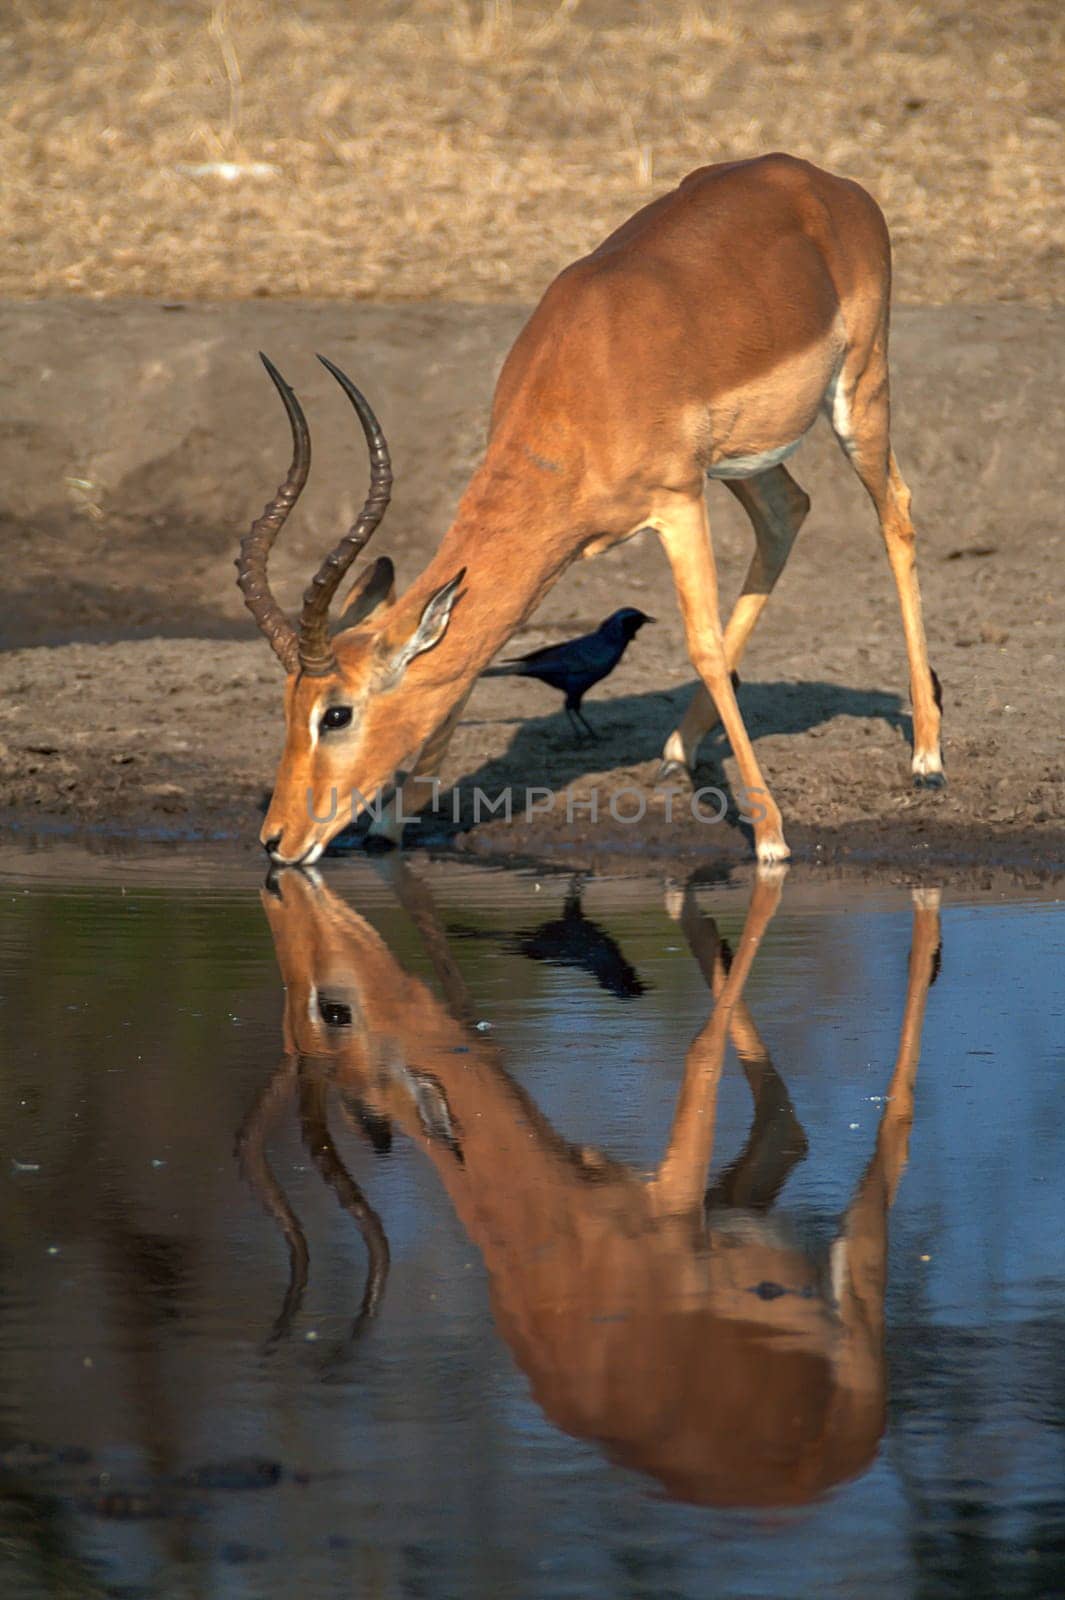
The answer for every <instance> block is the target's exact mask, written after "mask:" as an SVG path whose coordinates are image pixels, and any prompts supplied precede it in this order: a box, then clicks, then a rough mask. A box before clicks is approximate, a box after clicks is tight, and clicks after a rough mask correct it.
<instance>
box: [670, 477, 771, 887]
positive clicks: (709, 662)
mask: <svg viewBox="0 0 1065 1600" xmlns="http://www.w3.org/2000/svg"><path fill="white" fill-rule="evenodd" d="M654 526H655V527H656V528H657V530H658V534H659V537H660V538H661V540H662V545H663V547H664V549H665V552H666V555H667V557H668V558H669V564H670V567H671V569H672V572H673V582H674V583H675V585H676V589H677V598H678V600H679V601H680V610H681V616H682V617H683V619H684V631H685V635H686V637H687V641H688V653H689V655H690V656H691V659H692V665H693V666H694V668H695V670H696V672H697V673H698V674H699V676H700V678H701V679H702V681H703V683H704V684H705V686H706V689H707V691H708V693H709V695H710V697H711V699H712V700H713V702H714V706H715V707H716V709H717V714H718V716H719V717H720V718H721V721H722V723H723V724H724V728H725V732H726V734H727V735H728V740H729V743H730V744H731V746H732V752H733V754H734V756H735V757H736V762H737V765H738V766H739V769H740V776H741V778H742V779H743V786H744V789H745V790H746V795H747V798H748V799H749V802H750V807H751V810H752V812H753V813H754V816H755V818H756V820H755V821H754V842H755V849H756V851H757V854H758V860H759V862H760V863H761V864H762V865H763V866H767V865H770V864H771V863H772V862H774V861H785V860H787V857H788V855H789V854H790V852H789V850H788V847H787V845H786V844H785V843H784V835H783V832H782V830H781V819H780V812H779V811H778V809H777V806H776V802H775V801H774V800H773V797H772V795H771V794H770V793H769V790H768V789H767V787H766V783H765V779H764V778H763V777H762V771H761V768H760V767H759V765H758V760H757V758H756V756H755V753H754V749H753V747H752V745H751V741H750V739H749V738H748V735H747V729H746V728H745V727H744V724H743V717H742V716H741V715H740V708H739V706H738V705H737V704H736V694H735V691H734V689H733V687H732V679H731V677H730V675H729V665H728V657H727V655H726V652H725V641H724V638H723V636H722V632H721V617H720V613H719V611H718V598H717V569H716V567H715V565H714V556H713V551H712V549H711V546H710V524H709V520H708V518H707V514H706V501H705V500H704V499H703V497H702V494H701V493H700V495H699V497H698V499H693V500H688V501H683V502H681V503H680V504H679V505H678V507H677V508H676V510H671V511H670V512H669V514H668V516H663V517H659V518H656V519H655V521H654ZM759 813H761V814H760V815H759Z"/></svg>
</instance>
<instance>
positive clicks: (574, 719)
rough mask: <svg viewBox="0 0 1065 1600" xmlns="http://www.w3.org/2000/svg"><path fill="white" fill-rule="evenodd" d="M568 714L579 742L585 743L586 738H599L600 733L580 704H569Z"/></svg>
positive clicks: (567, 707)
mask: <svg viewBox="0 0 1065 1600" xmlns="http://www.w3.org/2000/svg"><path fill="white" fill-rule="evenodd" d="M566 715H567V717H568V718H569V721H570V727H571V728H572V729H573V732H574V735H575V736H576V740H577V743H578V744H583V743H584V740H585V739H598V737H599V735H598V734H597V733H596V731H595V729H594V728H593V727H592V725H591V723H590V722H589V721H588V718H587V717H586V716H585V715H584V712H583V711H582V710H581V709H580V707H579V706H571V705H567V706H566Z"/></svg>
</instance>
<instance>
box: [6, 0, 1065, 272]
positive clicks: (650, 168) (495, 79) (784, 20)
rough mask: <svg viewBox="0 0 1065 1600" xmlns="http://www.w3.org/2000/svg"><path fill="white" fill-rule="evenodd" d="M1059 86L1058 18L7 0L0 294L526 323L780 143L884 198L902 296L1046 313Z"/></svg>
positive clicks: (950, 6) (1064, 31)
mask: <svg viewBox="0 0 1065 1600" xmlns="http://www.w3.org/2000/svg"><path fill="white" fill-rule="evenodd" d="M1063 83H1065V7H1063V6H1062V4H1061V0H1015V3H1010V4H990V3H987V0H984V3H983V4H972V3H969V4H966V3H959V0H942V3H939V4H934V3H929V0H925V3H915V4H907V3H902V0H849V3H847V0H844V3H842V4H826V3H823V0H791V3H781V4H777V3H773V0H751V3H749V4H747V5H740V4H735V5H732V4H728V3H710V0H707V3H704V4H696V3H694V0H691V3H683V0H682V3H678V4H664V3H656V0H561V3H559V0H552V3H546V4H545V3H539V4H537V3H531V0H530V3H523V0H348V3H344V0H304V3H302V4H300V5H298V6H296V7H294V8H293V7H289V6H288V5H286V4H282V3H280V0H258V3H255V0H229V3H228V4H222V3H218V4H211V3H207V0H128V3H120V0H67V3H65V4H64V3H53V4H49V3H43V0H38V3H32V0H21V3H20V0H9V4H8V5H7V6H6V7H5V8H4V18H3V20H0V95H2V97H3V103H4V108H5V109H4V116H3V127H2V133H0V137H2V146H0V171H2V173H3V184H2V188H0V218H2V223H3V232H4V237H5V247H4V249H3V251H0V294H4V295H9V296H27V295H28V296H38V295H57V294H68V293H76V294H89V295H95V296H109V295H152V296H164V297H175V298H176V297H181V298H191V297H226V296H248V295H271V296H296V295H309V296H315V297H322V298H334V297H355V296H359V297H372V298H388V299H411V298H423V297H438V298H439V297H443V298H448V299H456V300H492V299H528V298H530V297H533V296H535V295H536V294H538V293H539V291H540V290H541V289H542V288H543V286H544V284H545V283H546V282H547V281H548V279H549V278H550V277H551V276H552V275H553V274H554V273H555V272H556V271H557V270H558V268H559V267H560V266H561V265H563V264H564V263H565V262H566V261H567V260H569V259H571V258H572V257H574V256H575V255H578V254H581V253H583V252H584V251H585V250H586V249H588V248H589V247H590V246H591V245H593V244H594V243H595V242H596V241H597V240H598V238H599V237H601V236H602V235H603V234H604V233H605V232H606V231H608V230H609V229H610V228H612V227H613V226H614V225H615V224H616V223H618V222H619V221H620V220H621V219H622V218H623V217H624V216H625V215H627V214H628V212H629V211H630V210H632V209H633V208H635V207H636V206H637V205H639V204H640V203H642V202H643V201H644V200H645V199H646V198H647V197H648V196H649V195H650V194H651V193H652V192H653V191H657V190H660V189H662V188H663V187H665V186H668V185H670V184H672V183H673V182H674V181H675V180H676V179H678V178H679V177H680V176H682V175H683V173H684V172H686V171H688V170H689V169H690V168H691V167H693V166H696V165H699V164H700V163H703V162H706V161H714V160H720V159H724V158H731V157H735V156H743V155H749V154H755V153H757V152H759V151H764V150H767V149H773V148H785V149H789V150H792V151H794V152H795V153H797V154H801V155H805V156H808V157H810V158H812V159H813V160H816V161H818V162H821V163H824V164H826V165H828V166H831V167H835V168H837V169H839V170H840V171H843V172H846V173H849V174H851V175H852V176H855V177H857V178H859V179H861V180H863V181H864V182H866V183H867V184H868V185H869V187H870V188H871V189H872V190H873V192H874V193H875V194H876V195H877V197H878V198H879V200H880V201H881V203H882V205H883V206H884V208H885V210H886V212H887V214H888V218H889V221H890V223H891V226H892V229H893V233H894V236H895V240H896V258H897V297H898V298H899V299H901V300H905V301H911V302H913V301H917V302H925V303H941V302H946V301H954V300H969V301H987V300H1028V301H1035V302H1047V301H1051V300H1055V299H1062V298H1065V296H1063V289H1065V203H1063V202H1065V178H1063V173H1065V162H1063V160H1062V155H1063V143H1062V84H1063ZM221 163H229V164H231V165H230V167H229V168H228V169H227V168H225V167H222V168H221V169H220V167H219V164H221ZM227 170H228V171H230V173H231V174H235V176H232V177H231V178H230V179H227V177H226V176H224V173H225V171H227Z"/></svg>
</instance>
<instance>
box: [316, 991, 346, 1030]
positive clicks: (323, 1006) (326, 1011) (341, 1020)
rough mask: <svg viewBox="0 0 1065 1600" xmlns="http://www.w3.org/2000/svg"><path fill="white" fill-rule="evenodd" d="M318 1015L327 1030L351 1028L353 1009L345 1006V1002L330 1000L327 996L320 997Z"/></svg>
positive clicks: (321, 995)
mask: <svg viewBox="0 0 1065 1600" xmlns="http://www.w3.org/2000/svg"><path fill="white" fill-rule="evenodd" d="M318 1015H319V1016H320V1017H321V1019H322V1021H323V1022H324V1023H325V1025H326V1027H327V1028H350V1027H351V1007H350V1006H349V1005H345V1004H344V1001H343V1000H330V999H329V997H328V996H327V995H324V994H320V995H319V996H318Z"/></svg>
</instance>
